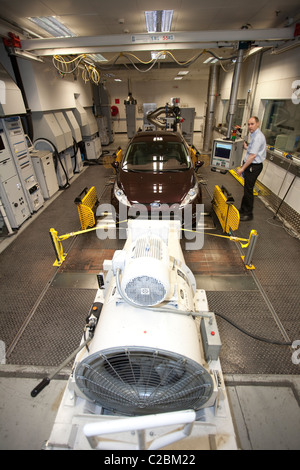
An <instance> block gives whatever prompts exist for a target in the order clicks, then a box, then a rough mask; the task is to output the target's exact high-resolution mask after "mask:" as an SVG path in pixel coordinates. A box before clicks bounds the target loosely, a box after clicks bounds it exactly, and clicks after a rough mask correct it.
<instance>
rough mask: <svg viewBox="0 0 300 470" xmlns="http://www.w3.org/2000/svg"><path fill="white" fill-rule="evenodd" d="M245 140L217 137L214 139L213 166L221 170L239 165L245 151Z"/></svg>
mask: <svg viewBox="0 0 300 470" xmlns="http://www.w3.org/2000/svg"><path fill="white" fill-rule="evenodd" d="M243 142H244V141H243V140H242V139H237V140H234V141H233V140H226V139H215V140H214V141H213V147H212V154H211V163H210V164H211V166H212V167H214V168H216V169H220V170H230V169H231V168H234V167H236V166H238V165H239V164H240V162H241V157H242V153H243Z"/></svg>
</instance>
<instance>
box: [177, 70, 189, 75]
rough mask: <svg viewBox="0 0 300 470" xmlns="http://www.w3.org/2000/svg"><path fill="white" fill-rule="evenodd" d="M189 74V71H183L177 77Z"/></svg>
mask: <svg viewBox="0 0 300 470" xmlns="http://www.w3.org/2000/svg"><path fill="white" fill-rule="evenodd" d="M188 73H189V70H181V71H180V72H178V74H177V75H187V74H188Z"/></svg>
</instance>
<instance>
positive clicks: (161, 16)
mask: <svg viewBox="0 0 300 470" xmlns="http://www.w3.org/2000/svg"><path fill="white" fill-rule="evenodd" d="M172 18H173V10H154V11H145V19H146V28H147V31H148V33H168V32H169V31H171V23H172Z"/></svg>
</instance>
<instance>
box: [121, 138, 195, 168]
mask: <svg viewBox="0 0 300 470" xmlns="http://www.w3.org/2000/svg"><path fill="white" fill-rule="evenodd" d="M190 167H191V161H190V157H189V155H188V153H187V150H186V148H185V146H184V145H183V144H182V143H180V142H136V143H132V144H131V145H130V146H129V148H128V150H127V152H126V155H125V158H124V160H123V163H122V170H125V171H148V172H151V173H156V172H164V171H166V172H167V171H182V170H188V169H189V168H190Z"/></svg>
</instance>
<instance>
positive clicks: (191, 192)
mask: <svg viewBox="0 0 300 470" xmlns="http://www.w3.org/2000/svg"><path fill="white" fill-rule="evenodd" d="M198 194H199V187H198V182H197V181H196V183H195V185H194V187H193V188H191V189H190V190H189V191H188V193H187V195H186V196H185V197H184V199H183V200H182V201H181V204H180V206H179V208H180V209H182V207H184V206H186V205H188V204H190V203H191V202H193V200H194V199H196V197H197V196H198Z"/></svg>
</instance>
